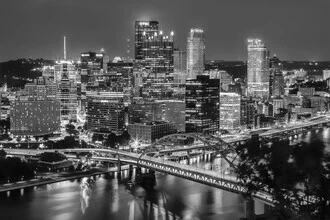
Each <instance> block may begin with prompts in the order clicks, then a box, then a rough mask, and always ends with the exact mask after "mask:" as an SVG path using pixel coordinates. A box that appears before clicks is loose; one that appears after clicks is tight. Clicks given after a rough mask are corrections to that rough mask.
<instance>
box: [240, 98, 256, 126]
mask: <svg viewBox="0 0 330 220" xmlns="http://www.w3.org/2000/svg"><path fill="white" fill-rule="evenodd" d="M255 115H256V109H255V107H254V101H253V100H251V99H241V120H240V121H241V126H242V127H244V128H247V129H252V128H253V127H254V121H255Z"/></svg>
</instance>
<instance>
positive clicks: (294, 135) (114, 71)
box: [0, 0, 330, 220]
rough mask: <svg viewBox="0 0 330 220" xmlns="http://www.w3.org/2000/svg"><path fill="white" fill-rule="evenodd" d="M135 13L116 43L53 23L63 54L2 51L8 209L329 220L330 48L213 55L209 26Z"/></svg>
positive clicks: (0, 173)
mask: <svg viewBox="0 0 330 220" xmlns="http://www.w3.org/2000/svg"><path fill="white" fill-rule="evenodd" d="M254 1H255V0H253V1H252V2H254ZM37 2H38V1H37ZM91 2H92V1H91ZM139 2H141V4H147V3H142V2H143V1H139ZM206 2H208V1H206ZM296 2H298V1H296ZM320 2H321V0H320ZM1 4H2V3H1ZM38 4H42V3H38ZM73 4H75V3H73ZM77 4H78V3H77ZM91 4H92V3H91ZM115 4H117V3H114V7H115ZM148 4H149V3H148ZM150 4H151V3H150ZM191 4H194V3H193V1H192V3H191ZM199 4H200V3H199ZM205 4H206V3H205ZM218 4H219V6H220V7H221V3H220V2H219V3H218ZM253 4H255V3H253ZM278 4H279V5H282V3H278ZM303 4H304V5H305V6H306V4H307V5H311V6H312V5H313V3H312V2H309V3H307V2H305V3H303ZM283 5H284V6H283V7H285V4H283ZM316 5H317V7H320V5H322V4H316ZM324 5H327V6H329V7H330V5H329V4H324ZM127 7H128V8H130V9H131V10H134V7H129V6H127ZM262 7H266V6H260V8H262ZM267 7H268V6H267ZM269 7H272V6H269ZM273 7H278V6H273ZM290 7H291V6H290ZM294 7H298V8H299V4H298V3H297V6H294ZM328 9H329V8H328ZM50 10H51V9H50ZM182 10H183V9H182ZM168 13H169V14H168V16H169V17H170V16H171V13H170V12H168ZM92 14H93V13H92ZM92 14H91V15H92ZM124 16H125V15H124ZM180 16H184V13H183V14H182V15H180ZM203 16H206V17H207V16H208V15H207V13H206V14H205V15H203ZM279 16H280V15H279ZM315 16H317V15H316V14H315ZM155 17H157V16H155ZM91 19H93V18H92V17H91ZM260 19H263V18H261V17H260ZM173 21H174V20H173ZM228 22H230V20H229V21H228ZM166 23H167V25H166V26H168V25H169V22H168V21H167V22H166ZM265 24H267V23H266V22H265ZM94 25H97V24H94ZM129 25H130V26H127V27H125V28H129V29H130V36H129V37H128V38H126V37H123V38H122V39H121V41H122V42H124V43H122V42H121V43H120V44H121V45H122V44H126V46H124V47H123V48H122V51H123V52H122V53H121V54H118V55H116V56H113V53H112V52H111V53H109V52H108V51H111V48H102V47H103V46H102V44H103V43H102V42H100V44H99V49H95V48H94V49H90V47H87V46H86V47H81V51H80V54H79V53H78V54H74V53H73V52H72V51H70V49H69V48H70V47H71V46H69V45H74V44H75V39H72V38H71V37H70V36H69V35H65V34H64V33H58V36H57V37H56V39H57V40H58V41H57V42H52V43H54V44H56V45H58V47H59V48H60V49H59V50H58V51H61V52H60V53H59V54H56V57H58V58H56V59H55V58H46V57H43V58H38V59H33V58H20V59H16V60H10V61H4V62H2V63H0V98H1V102H0V219H1V220H7V219H28V220H30V219H31V220H32V219H33V220H34V219H72V220H75V219H93V218H97V219H129V220H134V219H150V220H151V219H152V220H154V219H166V220H167V219H173V220H174V219H201V220H203V219H225V220H232V219H281V220H282V219H291V220H294V219H330V54H329V53H328V55H329V56H328V57H327V59H328V60H329V61H325V60H324V59H320V60H314V59H313V60H305V61H300V60H299V59H298V60H295V59H294V58H292V59H290V60H288V59H287V56H286V55H284V56H285V57H286V58H285V59H284V58H282V57H280V56H277V55H276V54H278V53H279V54H283V48H282V52H281V48H276V47H270V46H269V45H276V44H275V43H272V41H271V40H269V39H267V38H265V37H263V36H258V35H251V36H249V37H244V36H242V37H241V38H240V40H241V43H242V45H244V48H242V50H244V53H245V55H244V57H246V60H243V59H242V60H232V61H230V60H217V59H209V58H208V51H209V50H212V47H214V46H212V45H211V44H210V45H211V46H209V44H208V39H209V38H210V35H209V33H208V31H207V30H206V29H204V28H203V25H199V24H198V23H197V24H196V25H195V26H191V27H188V28H187V29H181V30H180V31H174V30H171V29H170V30H169V31H163V27H164V26H163V21H162V20H161V19H159V20H156V19H139V18H138V17H136V18H135V20H131V21H130V24H129ZM260 25H261V23H260ZM209 28H210V27H208V29H209ZM214 28H219V27H214ZM237 28H239V27H237ZM294 28H295V27H292V29H294ZM166 29H168V28H166ZM319 30H320V32H321V31H322V28H320V29H319ZM114 31H116V30H114ZM223 31H226V30H223ZM306 31H308V28H307V27H306ZM314 34H315V35H322V34H323V33H314ZM324 34H325V35H328V36H329V31H328V32H325V33H324ZM218 37H219V36H218ZM179 38H181V39H182V38H184V39H185V42H184V45H182V43H178V40H177V39H179ZM297 38H299V36H297ZM0 39H1V37H0ZM221 40H222V39H220V38H219V41H221ZM272 40H273V41H274V38H272ZM315 40H316V41H317V37H316V39H315ZM328 40H329V39H328ZM329 42H330V40H329ZM118 43H119V42H112V44H113V45H116V44H118ZM305 44H308V42H305ZM284 45H285V44H284ZM285 46H286V47H288V48H289V49H290V48H291V47H290V45H285ZM0 48H1V45H0ZM302 49H303V48H302ZM50 53H52V52H50ZM306 53H307V52H306ZM47 57H51V56H47ZM17 58H18V57H17Z"/></svg>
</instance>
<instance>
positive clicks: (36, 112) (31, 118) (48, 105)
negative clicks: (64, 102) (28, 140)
mask: <svg viewBox="0 0 330 220" xmlns="http://www.w3.org/2000/svg"><path fill="white" fill-rule="evenodd" d="M60 123H61V121H60V102H58V101H56V100H24V101H21V100H16V101H14V102H13V103H12V112H11V116H10V124H11V128H10V129H11V133H12V134H14V135H33V136H41V135H46V134H51V133H52V132H54V131H56V130H58V129H59V128H60Z"/></svg>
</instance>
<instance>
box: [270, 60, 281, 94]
mask: <svg viewBox="0 0 330 220" xmlns="http://www.w3.org/2000/svg"><path fill="white" fill-rule="evenodd" d="M282 71H283V65H282V63H281V61H280V59H279V58H278V57H276V55H274V57H272V58H270V61H269V97H276V96H279V95H278V94H276V95H275V94H274V83H275V81H274V80H275V75H276V76H277V79H276V80H277V81H278V80H280V81H281V79H280V78H279V76H281V75H282V76H283V73H282ZM283 80H284V79H283ZM281 83H282V82H281ZM277 86H278V85H277ZM282 86H283V90H284V82H283V85H282ZM283 94H284V92H283Z"/></svg>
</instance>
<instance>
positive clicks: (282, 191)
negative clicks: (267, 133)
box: [237, 140, 330, 219]
mask: <svg viewBox="0 0 330 220" xmlns="http://www.w3.org/2000/svg"><path fill="white" fill-rule="evenodd" d="M272 142H273V144H272V145H269V144H265V143H261V144H260V143H257V142H254V143H253V141H250V142H248V143H247V144H246V145H242V146H239V147H238V148H237V152H238V155H239V157H240V162H239V164H238V169H237V175H238V178H239V179H241V180H242V182H243V183H244V184H245V186H246V187H247V189H248V192H247V195H251V194H253V193H255V192H257V191H268V192H271V194H272V195H273V199H274V200H275V205H276V211H277V213H278V214H279V215H280V216H282V217H283V218H289V217H290V216H300V217H301V219H302V218H303V216H304V217H306V216H309V217H310V218H313V219H314V218H321V217H322V219H324V217H325V216H330V215H329V204H328V203H327V202H328V201H329V198H328V195H329V192H330V181H329V177H330V156H329V155H328V154H326V153H325V146H324V144H323V142H315V141H314V142H313V143H311V144H307V143H301V144H298V145H294V146H292V145H290V144H289V142H288V141H282V140H273V141H272ZM306 198H317V200H316V202H314V203H311V204H308V203H307V204H305V203H303V202H304V201H305V199H306Z"/></svg>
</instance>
